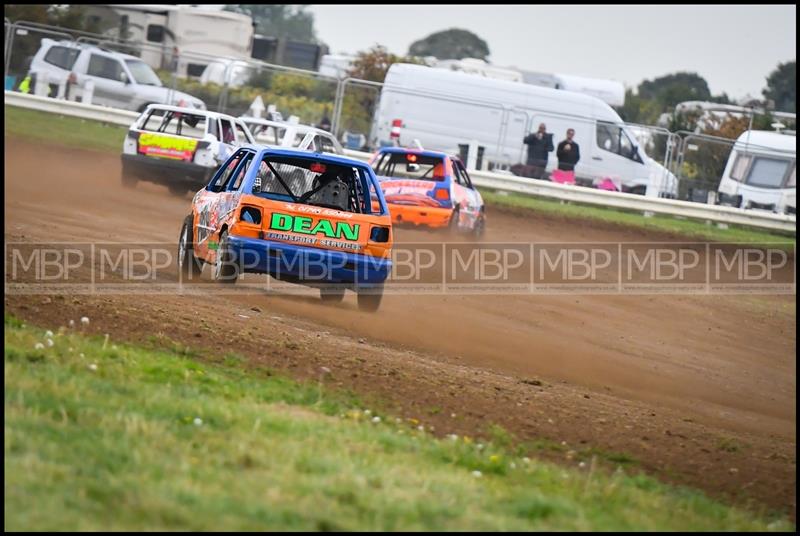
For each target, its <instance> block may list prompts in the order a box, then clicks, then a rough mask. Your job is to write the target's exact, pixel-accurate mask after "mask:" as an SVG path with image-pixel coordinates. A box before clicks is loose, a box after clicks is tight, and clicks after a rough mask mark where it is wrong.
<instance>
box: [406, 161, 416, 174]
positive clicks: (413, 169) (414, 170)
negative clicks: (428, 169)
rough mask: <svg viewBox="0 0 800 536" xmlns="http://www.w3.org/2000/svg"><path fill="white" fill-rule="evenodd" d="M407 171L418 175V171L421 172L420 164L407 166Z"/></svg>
mask: <svg viewBox="0 0 800 536" xmlns="http://www.w3.org/2000/svg"><path fill="white" fill-rule="evenodd" d="M406 171H408V172H409V173H416V172H417V171H419V164H411V163H408V164H406Z"/></svg>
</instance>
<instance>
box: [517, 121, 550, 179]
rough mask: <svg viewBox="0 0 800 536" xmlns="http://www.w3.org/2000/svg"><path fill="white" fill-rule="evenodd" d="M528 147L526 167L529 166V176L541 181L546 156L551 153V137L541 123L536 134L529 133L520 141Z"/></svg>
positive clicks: (545, 164)
mask: <svg viewBox="0 0 800 536" xmlns="http://www.w3.org/2000/svg"><path fill="white" fill-rule="evenodd" d="M522 143H524V144H525V145H527V146H528V160H527V162H526V163H527V165H528V166H530V167H531V168H532V169H531V176H532V177H533V178H534V179H543V178H544V170H545V168H546V167H547V155H548V153H551V152H552V151H553V135H552V134H550V133H548V132H547V126H546V125H545V124H544V123H542V124H540V125H539V130H538V131H537V132H531V133H530V134H528V135H527V136H525V138H524V139H523V140H522Z"/></svg>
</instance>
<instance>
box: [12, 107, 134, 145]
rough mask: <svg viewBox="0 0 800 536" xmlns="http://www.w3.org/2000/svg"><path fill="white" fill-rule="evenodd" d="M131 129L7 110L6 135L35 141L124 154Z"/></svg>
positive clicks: (19, 109)
mask: <svg viewBox="0 0 800 536" xmlns="http://www.w3.org/2000/svg"><path fill="white" fill-rule="evenodd" d="M126 133H127V129H126V128H124V127H121V126H119V125H106V124H104V123H100V122H99V121H90V120H87V119H79V118H77V117H68V116H63V115H58V114H54V113H48V112H39V111H36V110H27V109H24V108H19V107H17V106H6V107H5V135H6V137H9V136H13V137H15V138H23V139H26V140H30V141H35V142H43V143H48V144H55V145H62V146H65V147H79V148H82V149H94V150H97V151H109V152H115V153H122V141H123V140H124V139H125V134H126Z"/></svg>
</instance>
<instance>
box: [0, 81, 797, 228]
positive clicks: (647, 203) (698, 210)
mask: <svg viewBox="0 0 800 536" xmlns="http://www.w3.org/2000/svg"><path fill="white" fill-rule="evenodd" d="M5 103H6V105H11V106H18V107H20V108H28V109H32V110H39V111H43V112H51V113H58V114H61V115H67V116H72V117H80V118H82V119H90V120H94V121H102V122H105V123H112V124H117V125H123V126H129V125H130V124H131V123H132V122H133V121H134V119H136V117H137V116H138V114H136V113H135V112H129V111H127V110H119V109H116V108H108V107H105V106H96V105H92V104H82V103H77V102H72V101H67V100H63V99H52V98H48V97H41V96H36V95H27V94H22V93H18V92H13V91H6V92H5ZM345 154H347V155H348V156H350V157H353V158H356V159H358V160H362V161H366V160H368V159H369V157H370V156H371V154H370V153H364V152H360V151H350V150H345ZM470 176H471V177H472V181H473V182H474V183H475V185H477V186H481V187H485V188H491V189H494V190H499V191H504V192H512V193H518V194H523V195H531V196H537V197H545V198H550V199H559V200H562V201H574V202H578V203H585V204H589V205H597V206H602V207H612V208H620V209H626V210H635V211H643V212H649V213H653V214H663V215H670V216H677V217H682V218H692V219H699V220H704V221H709V222H714V223H723V224H734V225H744V226H748V227H756V228H760V229H770V230H776V231H782V232H788V233H791V234H796V231H797V220H796V217H795V216H789V215H783V214H773V213H769V212H762V211H758V210H744V209H740V208H733V207H724V206H717V205H705V204H701V203H691V202H688V201H677V200H673V199H662V198H656V197H645V196H641V195H636V194H627V193H622V192H608V191H604V190H597V189H593V188H585V187H581V186H571V185H564V184H557V183H552V182H547V181H537V180H533V179H526V178H523V177H517V176H515V175H507V174H500V173H492V172H487V171H470Z"/></svg>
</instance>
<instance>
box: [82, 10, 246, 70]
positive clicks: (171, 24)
mask: <svg viewBox="0 0 800 536" xmlns="http://www.w3.org/2000/svg"><path fill="white" fill-rule="evenodd" d="M86 11H87V15H88V16H89V17H94V18H96V19H97V20H98V22H101V24H103V25H105V26H107V27H110V28H111V29H110V30H108V31H107V32H106V33H107V34H108V35H109V36H111V37H116V38H121V39H126V40H128V41H132V42H134V43H142V45H143V46H142V54H141V58H142V60H143V61H144V62H145V63H147V64H148V65H150V66H151V67H152V68H153V69H173V68H177V71H176V73H177V74H178V75H179V76H184V77H185V76H200V75H202V74H203V71H204V70H205V68H206V66H207V65H208V64H209V63H211V62H212V60H213V59H214V57H221V58H229V59H249V58H250V56H251V52H252V50H253V35H254V32H255V30H254V23H253V19H252V18H250V17H249V16H248V15H244V14H241V13H234V12H232V11H223V10H221V9H220V8H217V9H212V8H210V7H190V6H185V5H181V6H179V5H170V4H135V5H130V4H95V5H93V6H87V7H86ZM123 34H124V35H123ZM175 62H177V65H175Z"/></svg>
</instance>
